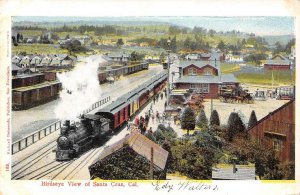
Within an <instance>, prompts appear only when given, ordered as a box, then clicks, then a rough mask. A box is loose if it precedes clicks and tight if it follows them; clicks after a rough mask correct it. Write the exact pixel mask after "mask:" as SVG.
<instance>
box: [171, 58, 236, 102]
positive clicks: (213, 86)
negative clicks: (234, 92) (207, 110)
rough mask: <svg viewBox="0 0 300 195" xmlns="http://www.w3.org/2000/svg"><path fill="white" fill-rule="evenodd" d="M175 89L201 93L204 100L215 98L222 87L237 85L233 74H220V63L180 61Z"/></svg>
mask: <svg viewBox="0 0 300 195" xmlns="http://www.w3.org/2000/svg"><path fill="white" fill-rule="evenodd" d="M179 75H180V76H179V78H178V79H177V80H176V81H175V82H174V85H175V88H176V89H189V90H193V91H196V92H199V93H202V94H203V95H204V97H205V98H217V97H218V93H219V88H220V87H221V86H224V85H230V86H235V87H237V86H238V85H239V83H238V81H237V79H236V78H235V77H234V75H233V74H221V71H220V61H217V60H215V61H181V62H180V64H179Z"/></svg>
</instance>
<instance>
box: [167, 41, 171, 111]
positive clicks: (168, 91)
mask: <svg viewBox="0 0 300 195" xmlns="http://www.w3.org/2000/svg"><path fill="white" fill-rule="evenodd" d="M167 43H168V50H167V53H168V61H167V66H168V67H167V70H168V71H167V72H168V73H167V74H168V75H167V107H169V99H170V78H169V77H170V44H171V40H170V37H169V39H168V41H167Z"/></svg>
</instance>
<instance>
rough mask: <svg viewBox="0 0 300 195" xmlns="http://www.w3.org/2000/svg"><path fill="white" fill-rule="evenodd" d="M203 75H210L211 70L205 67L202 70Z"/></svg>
mask: <svg viewBox="0 0 300 195" xmlns="http://www.w3.org/2000/svg"><path fill="white" fill-rule="evenodd" d="M204 75H206V76H208V75H212V70H211V69H208V68H207V69H205V70H204Z"/></svg>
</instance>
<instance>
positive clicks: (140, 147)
mask: <svg viewBox="0 0 300 195" xmlns="http://www.w3.org/2000/svg"><path fill="white" fill-rule="evenodd" d="M168 155H169V153H168V151H166V150H164V149H163V148H162V147H161V146H159V145H158V144H156V143H155V142H153V141H152V140H150V139H148V138H147V137H146V136H144V135H142V134H140V133H139V132H138V131H132V132H131V133H130V134H129V135H126V136H125V137H124V138H123V139H121V140H119V141H118V142H116V143H115V144H113V145H111V146H109V147H106V148H104V150H103V151H102V153H101V154H100V155H99V156H98V157H97V158H96V161H95V162H93V164H92V165H91V166H90V167H89V171H90V177H91V179H94V178H100V179H109V180H112V179H114V180H116V179H117V180H124V179H126V180H136V179H139V180H145V179H150V165H151V159H153V160H152V162H153V178H154V179H166V171H165V167H166V163H167V159H168Z"/></svg>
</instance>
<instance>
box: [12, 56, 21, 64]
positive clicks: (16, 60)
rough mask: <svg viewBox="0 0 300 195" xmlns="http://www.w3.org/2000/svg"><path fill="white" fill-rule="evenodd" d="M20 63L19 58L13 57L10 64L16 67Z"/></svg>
mask: <svg viewBox="0 0 300 195" xmlns="http://www.w3.org/2000/svg"><path fill="white" fill-rule="evenodd" d="M20 61H21V56H17V55H14V56H13V57H12V58H11V63H13V64H16V65H18V64H19V62H20Z"/></svg>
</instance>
